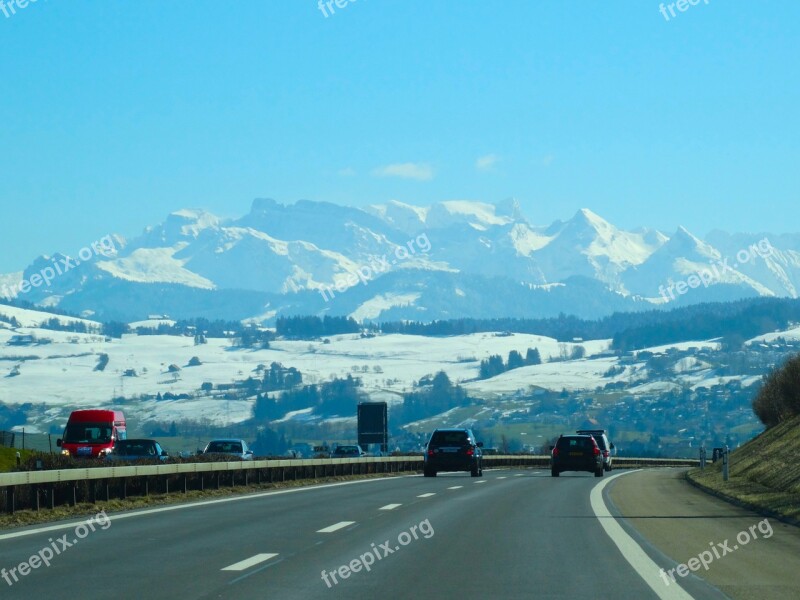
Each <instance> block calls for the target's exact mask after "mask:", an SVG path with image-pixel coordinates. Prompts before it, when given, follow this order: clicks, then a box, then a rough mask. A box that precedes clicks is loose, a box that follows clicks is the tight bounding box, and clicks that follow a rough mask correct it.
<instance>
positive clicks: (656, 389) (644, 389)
mask: <svg viewBox="0 0 800 600" xmlns="http://www.w3.org/2000/svg"><path fill="white" fill-rule="evenodd" d="M679 389H681V386H680V384H677V383H675V382H673V381H651V382H649V383H643V384H642V385H637V386H634V387H631V388H628V390H627V392H628V393H629V394H631V395H633V396H635V395H637V394H664V393H668V392H671V391H673V390H679Z"/></svg>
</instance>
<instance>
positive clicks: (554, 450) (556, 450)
mask: <svg viewBox="0 0 800 600" xmlns="http://www.w3.org/2000/svg"><path fill="white" fill-rule="evenodd" d="M553 456H558V448H553Z"/></svg>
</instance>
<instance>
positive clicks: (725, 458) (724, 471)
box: [722, 446, 730, 481]
mask: <svg viewBox="0 0 800 600" xmlns="http://www.w3.org/2000/svg"><path fill="white" fill-rule="evenodd" d="M728 452H729V450H728V446H725V449H724V450H723V451H722V481H728V476H729V471H728V463H729V462H730V460H729V459H728Z"/></svg>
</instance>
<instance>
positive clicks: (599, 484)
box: [0, 469, 800, 600]
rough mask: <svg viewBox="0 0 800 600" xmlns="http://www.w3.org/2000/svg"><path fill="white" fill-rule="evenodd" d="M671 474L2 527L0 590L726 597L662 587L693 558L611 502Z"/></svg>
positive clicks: (353, 493) (320, 493)
mask: <svg viewBox="0 0 800 600" xmlns="http://www.w3.org/2000/svg"><path fill="white" fill-rule="evenodd" d="M675 472H676V471H675V470H673V469H662V470H660V471H639V472H633V473H629V474H624V472H615V473H612V474H610V475H606V476H605V477H604V478H603V479H597V478H595V477H593V476H591V475H589V474H582V473H574V474H573V473H564V474H562V476H561V477H559V478H551V477H550V474H549V471H545V470H514V469H508V470H485V471H484V476H483V477H481V478H471V477H469V475H466V474H463V475H462V474H443V475H440V476H439V477H436V478H423V477H421V476H405V477H393V478H386V479H373V480H364V481H356V482H345V483H337V484H330V485H319V486H312V487H305V488H294V489H289V490H281V491H275V492H264V493H258V494H252V495H248V496H236V497H231V498H224V499H216V500H211V501H204V502H199V503H194V504H184V505H173V506H167V507H159V508H154V509H146V510H142V511H137V512H127V513H121V514H114V515H110V520H107V519H106V518H105V517H100V518H97V519H96V520H95V521H93V523H92V526H91V527H89V526H84V527H82V528H78V529H77V530H76V525H77V524H78V523H79V522H78V521H72V522H70V523H68V524H64V523H59V524H52V525H49V526H37V527H33V528H28V529H23V530H11V531H3V532H1V533H0V568H3V569H4V571H0V575H2V579H0V589H2V597H3V598H26V599H30V598H76V599H77V598H80V599H81V600H89V599H93V598H97V599H100V598H102V599H104V600H107V599H108V598H109V597H112V598H153V599H158V598H276V599H281V600H282V599H287V600H291V599H310V598H330V599H333V598H381V597H383V598H418V599H427V598H435V599H441V598H452V597H459V598H466V599H471V598H476V599H478V598H537V599H547V598H577V597H587V596H591V597H598V596H599V597H603V598H608V599H614V598H630V599H636V600H642V599H647V598H670V599H672V598H674V599H682V598H698V599H704V598H726V597H728V596H726V595H725V594H723V593H722V592H720V591H719V589H717V588H716V587H714V586H712V585H711V584H710V583H708V582H707V581H706V580H704V579H701V578H699V577H697V576H695V575H697V574H693V575H692V576H689V577H685V578H681V577H678V578H677V581H675V582H670V583H669V584H667V583H665V581H664V580H663V577H664V576H660V574H659V570H660V569H661V568H664V569H669V568H674V567H675V565H676V562H675V561H678V560H683V559H684V558H685V555H681V556H669V555H667V554H665V553H664V552H663V551H662V550H661V549H660V548H659V547H656V546H655V545H654V543H653V541H652V539H648V538H645V537H644V536H642V535H641V533H640V532H639V531H638V530H637V529H636V528H635V527H634V526H633V525H632V523H634V522H635V520H631V521H628V520H626V519H621V518H619V517H620V514H619V512H618V510H617V508H616V505H615V504H614V503H613V502H612V501H611V500H610V499H609V492H611V493H612V495H613V494H616V493H617V492H618V490H619V489H621V488H622V485H623V484H624V482H625V481H626V479H628V480H629V482H630V483H629V484H628V485H629V486H630V487H631V489H632V490H635V489H636V485H635V479H634V478H637V477H643V476H648V477H651V478H652V477H656V478H659V477H660V478H667V477H670V476H671V475H670V473H675ZM615 488H616V490H615ZM633 495H634V493H633V492H631V493H630V494H626V498H627V497H628V496H633ZM628 500H630V498H628ZM708 502H714V503H719V502H720V501H719V500H716V499H709V500H708ZM640 508H641V507H640ZM655 509H656V508H655V507H653V506H648V507H647V510H646V511H645V512H646V513H647V514H648V515H652V514H653V510H655ZM736 510H738V509H736ZM641 516H642V515H641V512H640V514H639V515H638V517H641ZM755 520H757V519H756V517H753V519H751V521H752V522H755ZM92 529H93V531H92ZM716 531H717V532H718V533H719V536H721V535H722V532H721V531H719V530H716ZM661 535H662V537H663V532H662V534H661ZM674 535H675V536H676V537H680V535H681V533H680V531H675V532H674ZM719 536H717V535H715V537H711V538H710V539H709V540H707V541H708V542H713V541H715V540H718V539H719V540H721V539H723V538H722V537H719ZM792 536H794V537H792ZM654 537H658V536H657V535H655V536H654ZM787 538H788V539H789V542H788V543H790V544H794V543H796V542H797V541H798V539H800V538H798V537H797V533H796V531H789V532H786V533H783V534H781V536H780V539H782V540H783V542H782V543H787V541H786V540H787ZM778 539H779V536H778V535H775V536H774V537H773V538H771V539H770V540H761V541H759V543H761V544H764V545H766V544H770V543H771V542H772V541H774V540H778ZM65 544H67V545H65ZM754 545H755V544H754ZM706 546H708V544H707V543H706V542H705V541H704V542H703V547H700V548H699V550H704V549H705V547H706ZM792 547H793V546H792ZM48 548H49V549H53V550H52V551H48V552H44V550H45V549H48ZM55 549H58V552H56V551H55ZM671 551H672V553H673V554H676V553H680V552H679V551H676V550H675V548H671ZM694 553H696V552H693V554H694ZM50 554H52V555H53V556H52V557H50ZM741 554H742V556H745V553H744V551H743V552H742V553H741ZM750 554H752V553H750ZM32 556H39V557H41V556H44V557H47V559H48V560H47V562H49V566H46V565H45V564H37V563H41V560H39V561H37V560H35V559H34V560H30V558H31V557H32ZM747 556H750V555H747ZM795 556H796V555H795ZM724 560H727V557H726V559H720V560H719V561H718V562H723V561H724ZM731 560H733V559H731ZM20 563H29V564H28V567H33V566H35V567H36V568H25V566H24V565H23V566H22V567H20ZM11 569H16V570H15V571H14V572H13V574H12V573H11ZM794 572H795V573H798V572H800V570H797V571H794ZM9 582H10V585H9ZM790 583H791V582H790ZM786 589H790V590H791V589H793V588H784V591H785V590H786ZM798 589H800V584H798ZM754 597H758V596H754Z"/></svg>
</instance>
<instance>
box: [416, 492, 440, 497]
mask: <svg viewBox="0 0 800 600" xmlns="http://www.w3.org/2000/svg"><path fill="white" fill-rule="evenodd" d="M435 495H436V494H435V493H434V492H428V493H427V494H420V495H419V496H417V498H430V497H431V496H435Z"/></svg>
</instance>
